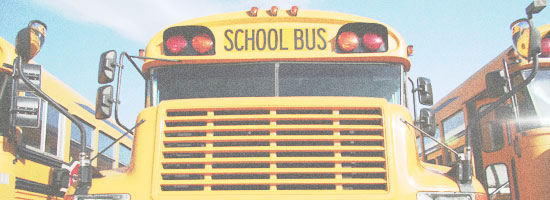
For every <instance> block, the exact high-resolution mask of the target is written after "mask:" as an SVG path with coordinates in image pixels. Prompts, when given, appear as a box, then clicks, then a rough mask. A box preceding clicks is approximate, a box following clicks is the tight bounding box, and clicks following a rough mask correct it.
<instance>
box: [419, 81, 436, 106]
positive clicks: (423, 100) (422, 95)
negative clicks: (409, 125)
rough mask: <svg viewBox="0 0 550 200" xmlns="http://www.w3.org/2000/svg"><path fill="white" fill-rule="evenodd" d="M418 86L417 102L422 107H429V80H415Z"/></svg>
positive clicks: (431, 101)
mask: <svg viewBox="0 0 550 200" xmlns="http://www.w3.org/2000/svg"><path fill="white" fill-rule="evenodd" d="M417 85H418V88H417V90H418V101H419V102H420V104H422V105H427V106H431V105H432V104H433V93H432V83H431V81H430V79H428V78H424V77H419V78H418V79H417Z"/></svg>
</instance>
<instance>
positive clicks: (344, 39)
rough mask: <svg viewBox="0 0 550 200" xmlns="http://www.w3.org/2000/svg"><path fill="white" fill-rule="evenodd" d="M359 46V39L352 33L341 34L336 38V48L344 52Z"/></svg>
mask: <svg viewBox="0 0 550 200" xmlns="http://www.w3.org/2000/svg"><path fill="white" fill-rule="evenodd" d="M358 45H359V37H357V34H355V33H354V32H350V31H348V32H343V33H341V34H340V35H339V36H338V46H339V47H340V49H342V50H344V51H347V52H349V51H353V50H354V49H355V48H357V46H358Z"/></svg>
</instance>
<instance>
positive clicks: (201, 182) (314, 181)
mask: <svg viewBox="0 0 550 200" xmlns="http://www.w3.org/2000/svg"><path fill="white" fill-rule="evenodd" d="M319 180H320V179H275V180H271V179H246V180H243V179H234V180H231V181H227V180H223V179H218V180H161V181H160V182H161V184H162V185H243V184H270V185H276V184H319ZM322 183H323V184H384V183H386V180H385V179H381V178H372V179H322Z"/></svg>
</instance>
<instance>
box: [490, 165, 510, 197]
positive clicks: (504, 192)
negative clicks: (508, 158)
mask: <svg viewBox="0 0 550 200" xmlns="http://www.w3.org/2000/svg"><path fill="white" fill-rule="evenodd" d="M485 175H486V176H487V192H488V193H489V194H490V193H493V192H494V191H495V190H496V189H498V188H499V187H500V186H503V185H504V184H507V185H506V186H504V187H503V188H502V189H500V190H499V191H498V192H496V193H495V194H494V196H492V198H491V199H498V200H505V199H506V200H507V199H509V200H511V199H512V196H511V194H510V185H509V182H508V169H507V168H506V165H504V164H502V163H499V164H493V165H489V166H487V168H485Z"/></svg>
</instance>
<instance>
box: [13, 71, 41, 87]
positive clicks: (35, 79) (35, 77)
mask: <svg viewBox="0 0 550 200" xmlns="http://www.w3.org/2000/svg"><path fill="white" fill-rule="evenodd" d="M21 69H22V71H23V73H22V74H23V76H25V77H26V78H27V79H29V81H31V83H32V85H34V86H35V87H36V88H40V87H41V85H42V66H41V65H35V64H21ZM15 88H16V90H17V91H22V92H32V91H33V90H32V89H31V87H30V86H28V85H27V84H25V82H23V79H21V78H19V79H18V80H17V82H16V86H15Z"/></svg>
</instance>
